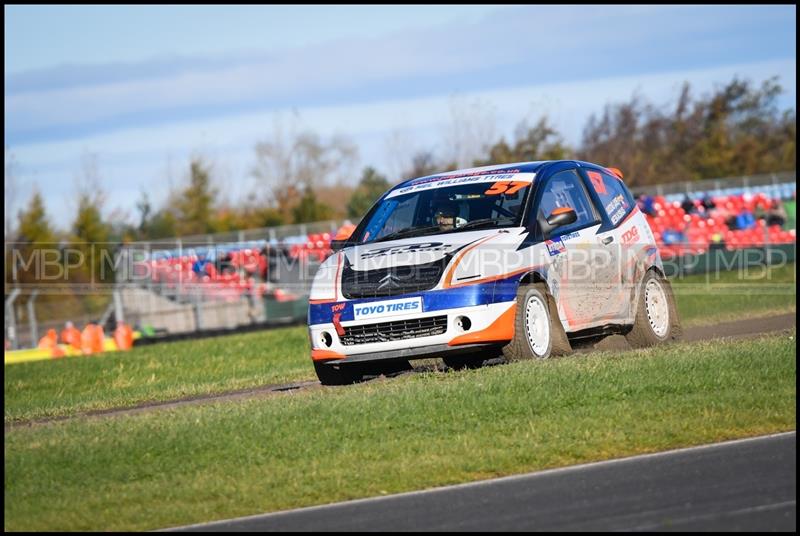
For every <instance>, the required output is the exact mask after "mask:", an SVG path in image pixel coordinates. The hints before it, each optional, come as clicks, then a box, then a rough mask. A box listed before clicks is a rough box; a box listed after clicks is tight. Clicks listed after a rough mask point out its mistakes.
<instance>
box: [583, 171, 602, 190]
mask: <svg viewBox="0 0 800 536" xmlns="http://www.w3.org/2000/svg"><path fill="white" fill-rule="evenodd" d="M586 174H587V175H589V179H590V180H591V181H592V186H594V190H595V191H596V192H597V193H598V194H605V193H606V184H605V183H604V182H603V176H602V175H601V174H600V173H598V172H596V171H587V172H586Z"/></svg>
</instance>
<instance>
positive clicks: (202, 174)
mask: <svg viewBox="0 0 800 536" xmlns="http://www.w3.org/2000/svg"><path fill="white" fill-rule="evenodd" d="M216 194H217V190H216V189H215V188H213V187H212V185H211V168H210V166H209V165H207V164H206V163H205V162H204V161H203V160H202V158H200V157H194V158H192V160H191V162H190V164H189V185H188V186H187V187H186V189H184V190H183V191H182V192H181V193H180V194H179V195H178V197H177V199H176V200H175V201H174V206H175V210H176V213H177V214H176V215H177V218H176V220H177V221H176V224H177V225H176V230H177V231H178V236H188V235H196V234H205V233H211V232H213V231H214V228H213V224H212V221H211V215H212V213H213V210H214V203H213V200H214V196H215V195H216Z"/></svg>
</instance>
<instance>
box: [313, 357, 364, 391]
mask: <svg viewBox="0 0 800 536" xmlns="http://www.w3.org/2000/svg"><path fill="white" fill-rule="evenodd" d="M314 370H315V371H316V372H317V378H319V382H320V383H321V384H322V385H349V384H351V383H355V382H358V381H361V380H362V378H363V377H364V374H363V371H362V368H361V366H359V365H358V364H353V363H347V364H341V365H328V364H326V363H319V362H317V361H315V362H314Z"/></svg>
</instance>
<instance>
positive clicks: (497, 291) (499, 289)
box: [308, 274, 525, 326]
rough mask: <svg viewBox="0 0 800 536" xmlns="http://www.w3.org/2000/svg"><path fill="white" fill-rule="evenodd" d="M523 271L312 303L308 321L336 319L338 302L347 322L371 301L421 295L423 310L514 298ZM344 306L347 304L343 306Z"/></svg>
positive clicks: (309, 308)
mask: <svg viewBox="0 0 800 536" xmlns="http://www.w3.org/2000/svg"><path fill="white" fill-rule="evenodd" d="M523 275H525V274H516V275H514V276H511V277H509V278H506V279H500V280H497V281H490V282H487V283H477V284H475V285H465V286H462V287H456V288H448V289H442V290H429V291H427V292H417V293H414V294H404V295H402V296H391V297H381V298H370V299H363V300H351V301H342V302H335V303H312V304H309V306H308V324H309V325H310V326H313V325H316V324H330V323H331V322H333V314H334V311H333V309H334V307H337V306H338V308H337V310H336V313H337V314H338V313H341V316H340V317H339V321H341V322H347V321H350V320H354V314H353V306H354V305H359V304H364V303H371V302H383V301H391V300H402V299H408V298H414V297H417V296H421V297H422V308H423V312H425V313H427V312H431V311H443V310H447V309H457V308H460V307H473V306H476V305H488V304H491V303H501V302H507V301H512V300H514V299H515V298H516V297H517V282H518V281H519V280H520V279H521V278H522V276H523ZM342 306H344V308H341V307H342Z"/></svg>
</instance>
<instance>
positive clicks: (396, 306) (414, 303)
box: [353, 296, 422, 320]
mask: <svg viewBox="0 0 800 536" xmlns="http://www.w3.org/2000/svg"><path fill="white" fill-rule="evenodd" d="M421 312H422V297H420V296H418V297H416V298H408V299H405V300H389V301H381V302H371V303H362V304H358V305H354V306H353V316H354V317H355V319H356V320H367V319H370V318H381V317H384V316H398V315H408V314H415V313H421Z"/></svg>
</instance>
